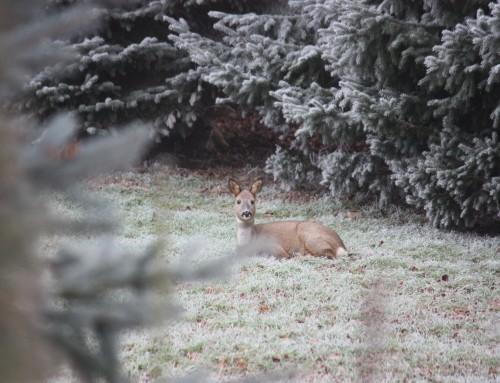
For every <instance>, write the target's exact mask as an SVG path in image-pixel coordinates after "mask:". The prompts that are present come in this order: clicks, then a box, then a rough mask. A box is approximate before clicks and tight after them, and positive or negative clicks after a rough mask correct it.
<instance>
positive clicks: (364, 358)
mask: <svg viewBox="0 0 500 383" xmlns="http://www.w3.org/2000/svg"><path fill="white" fill-rule="evenodd" d="M218 185H220V187H218ZM225 185H226V180H225V179H224V180H222V179H221V180H206V179H203V178H194V177H187V178H181V177H178V176H174V177H170V178H169V179H167V180H160V179H158V178H156V179H155V178H154V177H150V176H147V175H146V176H137V175H131V174H128V175H124V177H123V178H120V179H119V180H116V181H113V182H111V183H108V184H105V185H101V186H99V187H97V189H98V193H99V194H102V195H104V196H105V197H107V198H109V199H110V200H112V201H113V203H114V204H115V205H116V206H117V207H118V209H119V210H120V213H121V214H122V216H123V224H124V228H123V238H121V239H119V240H120V241H122V242H123V244H124V245H125V246H137V247H140V246H144V245H146V244H148V243H150V241H152V240H153V238H154V237H155V236H156V235H162V236H165V235H166V238H167V239H166V247H165V249H164V250H163V252H162V254H161V257H160V259H159V262H160V263H162V264H164V265H167V264H171V263H176V264H179V263H180V264H186V265H187V266H189V265H192V264H199V263H203V262H206V261H210V260H214V259H217V258H218V257H221V256H223V255H225V254H227V253H229V252H231V251H232V250H233V248H234V244H235V230H236V228H235V222H234V217H233V209H232V200H231V197H230V196H229V194H227V193H226V190H225V187H226V186H225ZM94 189H95V188H94ZM257 203H258V207H257V222H264V221H271V220H274V219H288V218H290V219H292V218H293V219H311V220H316V221H318V222H321V223H323V224H325V225H327V226H329V227H332V228H333V229H335V230H336V231H337V232H338V233H339V235H340V236H341V237H342V239H343V240H344V242H345V244H346V246H347V249H348V250H349V252H350V253H351V254H352V255H350V256H349V257H347V258H343V259H338V260H336V261H330V260H327V259H322V258H313V257H297V258H294V259H291V260H285V261H279V260H275V259H265V258H252V259H250V260H249V261H248V262H247V263H245V264H244V265H239V266H237V267H235V268H234V273H233V277H232V278H231V279H229V280H223V281H219V282H217V281H215V282H208V283H207V282H205V283H199V284H184V285H179V286H177V287H176V294H175V297H176V300H177V301H178V303H179V304H180V305H181V306H182V307H183V308H184V313H183V318H182V319H180V320H178V321H175V322H173V323H172V322H169V323H162V324H161V325H159V326H157V327H155V328H152V329H147V330H140V331H136V332H133V333H129V334H126V335H125V336H124V337H123V347H122V350H123V360H124V365H125V369H126V371H127V372H128V373H129V374H130V376H131V378H132V380H133V381H139V382H150V381H151V382H152V381H154V380H155V379H156V378H159V377H171V376H182V375H185V374H188V373H190V372H193V371H195V370H200V369H203V370H208V371H210V376H211V379H212V380H213V381H226V380H230V379H233V378H236V377H241V376H245V375H254V374H261V373H265V372H269V371H275V370H280V371H283V370H284V371H287V370H295V371H296V376H295V378H293V381H297V382H304V381H307V382H332V381H342V382H345V381H359V380H366V381H377V382H382V381H386V382H399V381H401V382H402V381H427V380H434V381H444V382H447V381H448V382H457V381H458V382H460V381H467V382H471V381H473V382H476V381H477V382H486V381H495V379H498V377H499V373H500V370H499V365H498V354H499V351H500V349H499V344H498V339H499V338H498V337H499V327H498V323H500V294H499V285H498V277H499V274H500V260H499V259H498V258H499V253H498V251H499V250H498V247H499V246H498V245H499V242H498V237H497V238H490V237H480V236H477V235H474V234H463V233H449V232H444V231H438V230H435V229H432V228H430V227H429V226H426V225H425V224H421V223H419V221H420V220H421V218H420V217H416V216H412V215H410V214H409V213H405V212H398V213H394V214H393V215H392V216H391V217H387V218H384V217H381V216H380V215H379V214H378V213H377V212H374V211H370V210H367V209H365V210H360V211H356V212H352V211H348V210H347V209H346V208H345V207H344V208H342V206H340V205H339V204H337V203H336V202H335V201H333V200H332V199H330V198H327V197H324V198H320V199H316V200H312V201H310V202H300V203H293V202H292V203H291V202H284V201H283V200H281V199H280V198H279V196H278V191H277V190H275V189H273V188H272V186H270V185H266V186H265V188H264V191H263V194H262V196H261V198H260V199H259V200H258V202H257ZM265 213H267V214H265ZM199 238H202V239H204V242H203V245H202V246H201V248H200V249H199V251H198V252H197V253H196V254H195V255H193V256H189V257H187V256H185V255H182V253H183V251H184V249H185V248H186V247H188V246H189V245H192V243H193V240H194V239H199ZM204 379H205V378H204Z"/></svg>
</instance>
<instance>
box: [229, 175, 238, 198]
mask: <svg viewBox="0 0 500 383" xmlns="http://www.w3.org/2000/svg"><path fill="white" fill-rule="evenodd" d="M228 186H229V191H230V192H231V194H232V195H234V196H235V197H236V196H237V195H238V194H240V193H241V186H240V184H239V183H238V182H236V181H235V180H233V179H232V178H230V179H229V182H228Z"/></svg>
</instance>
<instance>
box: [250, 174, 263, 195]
mask: <svg viewBox="0 0 500 383" xmlns="http://www.w3.org/2000/svg"><path fill="white" fill-rule="evenodd" d="M263 182H264V181H263V180H262V178H259V179H256V180H255V181H254V182H253V184H252V186H251V187H250V193H252V194H253V195H257V194H259V193H260V191H261V190H262V184H263Z"/></svg>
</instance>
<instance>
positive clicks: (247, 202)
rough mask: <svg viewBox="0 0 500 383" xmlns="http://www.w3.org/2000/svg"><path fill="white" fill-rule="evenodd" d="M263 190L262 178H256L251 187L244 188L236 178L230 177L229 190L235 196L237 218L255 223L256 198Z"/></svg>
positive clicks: (243, 221)
mask: <svg viewBox="0 0 500 383" xmlns="http://www.w3.org/2000/svg"><path fill="white" fill-rule="evenodd" d="M261 190H262V178H259V179H257V180H255V181H254V182H253V184H252V186H251V187H250V189H248V190H246V189H242V188H241V186H240V184H239V183H238V182H237V181H235V180H234V179H232V178H230V179H229V191H230V192H231V194H232V195H233V197H234V210H235V212H236V219H237V220H238V222H241V223H253V220H254V218H255V199H256V196H257V194H258V193H259V192H260V191H261Z"/></svg>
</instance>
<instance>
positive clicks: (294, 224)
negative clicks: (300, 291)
mask: <svg viewBox="0 0 500 383" xmlns="http://www.w3.org/2000/svg"><path fill="white" fill-rule="evenodd" d="M262 184H263V181H262V179H261V178H259V179H257V180H256V181H254V183H253V184H252V186H251V187H250V189H248V190H247V189H242V187H241V186H240V184H239V183H238V182H237V181H235V180H234V179H232V178H231V179H229V191H230V192H231V194H232V195H233V196H234V207H235V211H236V222H237V225H238V226H237V232H236V233H237V234H236V244H237V246H238V247H241V246H244V245H246V244H248V243H250V242H251V241H253V240H254V239H256V238H263V239H264V238H265V239H268V240H270V242H271V244H272V245H271V248H270V249H269V252H270V255H274V256H276V257H279V258H289V257H291V256H293V255H294V254H302V255H306V254H309V255H314V256H324V257H328V258H336V257H339V256H345V255H347V250H346V248H345V246H344V243H343V242H342V240H341V239H340V237H339V235H338V234H337V233H336V232H334V231H333V230H330V229H329V228H327V227H325V226H323V225H320V224H319V223H313V222H305V221H279V222H271V223H263V224H259V225H256V224H255V222H254V220H255V200H256V197H257V194H259V192H260V191H261V190H262Z"/></svg>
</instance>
